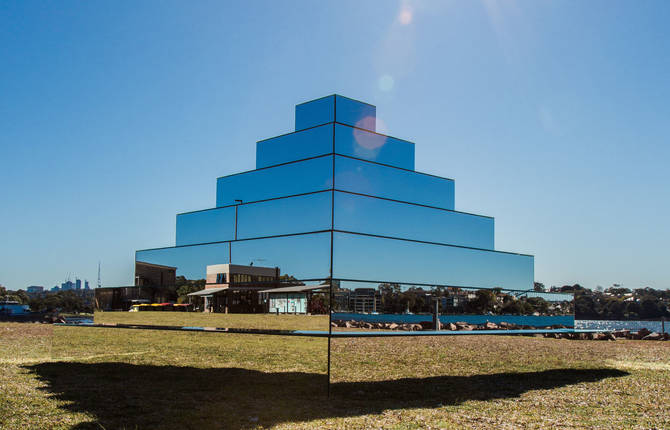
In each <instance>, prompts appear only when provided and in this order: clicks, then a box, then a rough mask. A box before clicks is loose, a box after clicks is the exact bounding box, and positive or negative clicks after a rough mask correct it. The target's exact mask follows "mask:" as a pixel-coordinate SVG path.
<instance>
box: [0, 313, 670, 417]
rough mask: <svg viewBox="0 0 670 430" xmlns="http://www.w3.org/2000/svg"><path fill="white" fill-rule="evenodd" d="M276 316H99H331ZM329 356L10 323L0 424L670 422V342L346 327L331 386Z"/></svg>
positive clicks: (281, 343)
mask: <svg viewBox="0 0 670 430" xmlns="http://www.w3.org/2000/svg"><path fill="white" fill-rule="evenodd" d="M145 315H146V316H145ZM141 317H145V318H148V320H143V319H142V318H141ZM268 317H269V316H264V317H263V316H257V315H256V316H251V317H250V316H239V315H196V314H181V313H167V312H166V313H161V314H160V315H159V314H154V313H150V315H147V314H144V313H137V314H128V313H123V314H121V313H118V314H113V313H109V314H96V322H102V321H105V322H132V323H140V322H141V323H145V324H156V323H164V324H170V325H206V326H218V327H222V326H231V325H230V324H233V323H239V324H245V321H244V320H242V319H240V318H247V319H248V320H247V322H249V323H248V324H246V326H247V327H249V326H250V325H249V324H256V325H258V326H260V327H264V324H269V325H272V326H273V327H275V326H276V325H278V324H287V325H286V326H284V327H276V328H293V327H294V324H301V328H322V326H323V324H324V322H323V321H320V318H321V319H324V318H323V317H311V318H310V317H300V316H286V317H276V316H272V317H273V318H275V319H274V320H272V321H270V322H268V321H265V320H264V318H265V319H267V318H268ZM138 318H139V319H138ZM300 318H303V320H300ZM195 321H199V322H197V323H196V322H195ZM326 357H327V340H326V339H318V338H295V337H281V336H262V335H246V334H215V333H182V332H166V331H145V330H123V329H108V328H76V327H54V326H50V325H42V324H12V323H2V324H0V428H2V429H70V428H76V429H87V428H91V429H102V428H104V429H124V428H125V429H154V428H174V429H177V428H179V429H181V428H184V429H226V428H256V427H259V428H261V427H263V428H264V427H277V428H390V429H412V428H482V429H483V428H486V429H488V428H519V427H524V428H547V427H551V428H659V429H660V428H669V427H670V408H669V407H668V403H669V402H668V392H667V390H668V387H670V342H650V341H616V342H598V341H570V340H557V339H543V338H535V337H512V336H500V337H494V336H472V337H469V336H458V337H426V338H393V339H386V338H372V339H335V340H333V341H332V357H333V361H332V380H333V386H332V390H333V392H332V396H331V398H330V399H327V398H326V395H325V394H326V393H325V389H326V382H327V381H326V371H327V369H326Z"/></svg>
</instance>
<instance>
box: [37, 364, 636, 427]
mask: <svg viewBox="0 0 670 430" xmlns="http://www.w3.org/2000/svg"><path fill="white" fill-rule="evenodd" d="M26 368H27V369H28V370H30V371H31V372H33V373H34V374H35V375H37V377H38V378H39V379H40V380H41V381H43V382H44V383H46V387H45V388H44V390H46V391H47V392H49V393H51V394H52V395H53V396H54V397H55V398H56V399H58V400H62V401H65V402H66V403H65V405H64V406H62V407H63V408H65V409H67V410H70V411H72V412H83V413H87V414H90V415H92V416H94V417H95V420H96V421H94V422H90V423H84V424H80V425H79V426H77V427H75V428H77V429H84V428H97V429H100V428H105V429H108V430H109V429H118V428H126V429H136V428H137V429H144V428H199V429H208V428H218V429H220V428H248V427H256V426H271V425H274V424H279V423H282V422H302V421H309V420H314V419H328V418H337V417H348V416H360V415H367V414H376V413H381V412H382V411H384V410H387V409H402V408H417V407H424V408H425V407H438V406H442V405H457V404H460V403H462V402H465V401H468V400H491V399H501V398H514V397H518V396H520V395H521V394H523V393H525V392H527V391H530V390H543V389H552V388H558V387H563V386H566V385H571V384H578V383H583V382H597V381H600V380H602V379H604V378H611V377H621V376H625V375H628V373H626V372H623V371H620V370H616V369H607V368H603V369H552V370H545V371H540V372H522V373H497V374H484V375H473V376H435V377H430V378H407V379H398V380H390V381H376V382H342V383H334V384H333V385H332V397H331V399H330V400H327V399H326V376H325V375H323V374H316V373H298V372H287V373H263V372H259V371H254V370H246V369H238V368H205V369H201V368H193V367H176V366H148V365H133V364H127V363H77V362H56V363H42V364H37V365H33V366H26Z"/></svg>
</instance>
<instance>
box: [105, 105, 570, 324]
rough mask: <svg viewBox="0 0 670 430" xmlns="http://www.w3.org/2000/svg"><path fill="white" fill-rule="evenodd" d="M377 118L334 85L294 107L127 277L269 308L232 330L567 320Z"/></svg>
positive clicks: (226, 306) (239, 310)
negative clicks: (250, 160)
mask: <svg viewBox="0 0 670 430" xmlns="http://www.w3.org/2000/svg"><path fill="white" fill-rule="evenodd" d="M375 124H376V108H375V106H373V105H370V104H367V103H363V102H360V101H356V100H353V99H350V98H346V97H342V96H339V95H331V96H327V97H323V98H320V99H316V100H313V101H309V102H306V103H302V104H299V105H297V106H296V108H295V131H294V132H291V133H288V134H285V135H281V136H277V137H273V138H270V139H266V140H261V141H259V142H257V143H256V169H255V170H251V171H246V172H242V173H236V174H232V175H228V176H223V177H220V178H218V179H217V181H216V206H215V207H214V208H211V209H205V210H200V211H195V212H188V213H182V214H179V215H177V221H176V244H175V246H174V247H169V248H158V249H146V250H140V251H137V252H136V276H135V285H136V286H149V287H151V286H154V287H174V286H179V285H186V284H190V285H199V286H200V287H204V289H202V290H200V291H194V292H193V293H191V294H190V296H189V297H190V298H191V299H192V301H193V303H194V304H195V305H196V309H197V310H200V311H205V312H222V313H229V314H249V313H254V314H265V316H266V318H260V317H259V318H253V319H247V320H245V319H243V318H238V319H235V318H231V320H230V321H231V323H230V324H231V325H234V326H238V327H239V328H261V329H276V328H281V329H290V330H316V331H320V332H321V333H323V332H324V331H327V332H328V333H329V335H332V334H333V333H339V332H342V334H343V335H344V334H345V333H346V332H351V331H352V329H355V331H356V333H358V334H360V333H362V332H365V331H368V332H370V333H377V332H380V331H383V332H388V331H389V330H391V329H392V328H397V327H402V328H403V329H404V330H403V334H420V332H421V333H423V332H424V331H425V329H431V325H430V324H432V330H439V329H440V328H442V327H441V325H444V324H449V323H454V322H463V321H465V322H469V323H473V324H480V323H483V322H487V321H488V322H491V323H493V324H497V325H500V324H508V325H514V324H516V325H517V326H519V327H520V326H529V325H533V326H536V327H548V326H551V325H557V324H560V325H562V326H566V327H571V326H573V325H574V317H573V303H572V295H571V294H549V293H543V292H535V291H533V284H534V282H533V281H534V279H533V256H531V255H526V254H520V253H513V252H501V251H497V250H495V248H494V219H493V218H491V217H489V216H483V215H475V214H470V213H464V212H459V211H457V210H455V202H454V187H455V185H454V181H453V180H452V179H448V178H443V177H438V176H435V175H430V174H425V173H421V172H418V171H416V170H415V165H414V159H415V157H414V151H415V145H414V143H412V142H409V141H406V140H402V139H397V138H394V137H390V136H386V135H383V134H380V133H377V132H376V131H375ZM117 301H118V300H117ZM126 303H127V300H126ZM277 314H279V315H280V316H279V317H278V316H277ZM284 314H296V315H298V316H301V317H299V318H290V319H282V318H281V315H284ZM285 316H288V315H285ZM319 316H321V317H319ZM531 317H532V318H534V320H533V323H532V324H531V323H528V321H529V319H528V318H531ZM249 321H253V323H251V322H249ZM390 324H393V325H394V326H395V327H392V328H391V327H390ZM408 324H409V326H408ZM420 328H422V329H424V330H419V329H420Z"/></svg>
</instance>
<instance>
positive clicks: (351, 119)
mask: <svg viewBox="0 0 670 430" xmlns="http://www.w3.org/2000/svg"><path fill="white" fill-rule="evenodd" d="M335 110H336V112H335V121H337V122H341V123H343V124H348V125H353V126H356V127H359V128H365V129H367V130H371V131H375V127H376V117H377V108H376V107H375V106H373V105H371V104H368V103H363V102H360V101H358V100H354V99H350V98H348V97H342V96H336V101H335Z"/></svg>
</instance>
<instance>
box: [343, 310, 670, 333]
mask: <svg viewBox="0 0 670 430" xmlns="http://www.w3.org/2000/svg"><path fill="white" fill-rule="evenodd" d="M333 319H334V320H357V321H367V322H383V323H391V322H394V323H397V324H402V323H418V322H420V321H431V320H432V315H429V314H426V315H416V314H356V313H343V312H338V313H334V314H333ZM457 321H463V322H467V323H469V324H484V323H486V322H492V323H496V324H499V323H500V322H502V321H505V322H508V323H512V324H518V325H527V326H534V327H546V326H551V325H559V324H560V325H565V326H568V327H572V326H573V324H574V327H575V328H577V329H585V330H603V331H613V330H631V331H638V330H639V329H641V328H646V329H648V330H651V331H653V332H657V333H660V332H661V321H600V320H574V319H573V317H572V315H556V316H533V315H440V322H441V323H442V324H448V323H455V322H457ZM665 331H666V332H667V333H670V321H666V322H665Z"/></svg>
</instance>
